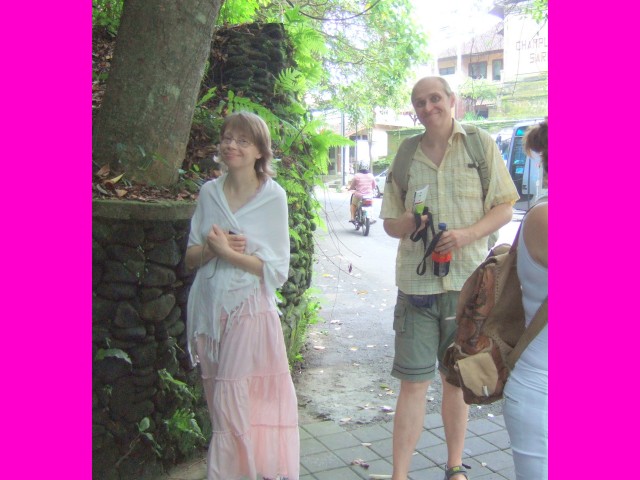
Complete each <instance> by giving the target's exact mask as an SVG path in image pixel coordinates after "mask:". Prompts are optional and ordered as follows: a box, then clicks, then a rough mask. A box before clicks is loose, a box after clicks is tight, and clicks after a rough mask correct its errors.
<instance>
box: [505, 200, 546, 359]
mask: <svg viewBox="0 0 640 480" xmlns="http://www.w3.org/2000/svg"><path fill="white" fill-rule="evenodd" d="M531 208H533V207H531ZM531 208H530V209H529V210H527V213H529V212H530V211H531ZM527 213H525V214H524V216H523V217H522V221H521V222H520V226H519V227H518V231H517V233H516V236H515V238H514V239H513V244H512V245H511V249H510V250H509V253H512V252H516V254H517V249H518V238H519V237H520V231H521V230H522V226H523V225H524V219H525V217H526V216H527ZM548 299H549V297H548V296H547V297H546V298H545V299H544V301H543V302H542V303H541V304H540V306H539V307H538V310H537V311H536V314H535V315H534V316H533V319H532V320H531V323H530V324H529V326H528V327H527V328H526V329H525V331H524V333H523V334H522V336H521V337H520V339H519V340H518V342H517V343H516V344H515V346H514V347H513V350H511V352H509V355H507V359H506V360H507V367H508V368H509V370H513V367H515V365H516V362H517V361H518V359H519V358H520V355H522V352H524V350H525V348H527V346H528V345H529V344H530V343H531V341H532V340H533V339H534V338H535V337H536V335H538V334H539V333H540V332H541V331H542V329H543V328H544V326H545V325H546V324H547V300H548Z"/></svg>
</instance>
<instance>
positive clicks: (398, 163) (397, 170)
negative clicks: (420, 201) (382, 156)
mask: <svg viewBox="0 0 640 480" xmlns="http://www.w3.org/2000/svg"><path fill="white" fill-rule="evenodd" d="M422 135H423V134H422V133H419V134H418V135H414V136H412V137H409V138H407V139H406V140H404V141H403V142H402V143H401V144H400V148H398V151H397V153H396V156H395V158H394V159H393V164H392V166H391V177H392V180H395V181H396V184H397V185H398V186H399V187H400V197H401V198H402V203H404V201H405V199H406V198H407V190H409V168H410V167H411V162H412V161H413V154H414V153H416V149H417V148H418V145H419V144H420V140H421V139H422Z"/></svg>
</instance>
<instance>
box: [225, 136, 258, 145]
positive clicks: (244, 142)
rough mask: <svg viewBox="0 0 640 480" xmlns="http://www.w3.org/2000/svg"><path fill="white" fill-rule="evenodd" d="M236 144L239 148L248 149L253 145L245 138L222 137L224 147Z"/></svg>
mask: <svg viewBox="0 0 640 480" xmlns="http://www.w3.org/2000/svg"><path fill="white" fill-rule="evenodd" d="M233 142H236V145H237V146H239V147H240V148H247V147H249V146H251V145H253V143H251V142H250V141H248V140H245V139H244V138H239V139H238V138H233V137H222V144H223V145H231V143H233Z"/></svg>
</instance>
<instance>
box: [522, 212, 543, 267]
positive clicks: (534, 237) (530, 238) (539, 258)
mask: <svg viewBox="0 0 640 480" xmlns="http://www.w3.org/2000/svg"><path fill="white" fill-rule="evenodd" d="M523 234H524V243H525V244H526V246H527V250H529V253H530V254H531V256H532V257H533V259H534V260H535V261H536V262H538V263H539V264H541V265H543V266H544V267H546V266H547V263H548V254H549V253H548V252H549V237H548V234H549V207H548V203H547V202H543V203H540V204H538V205H536V206H535V207H533V208H532V209H531V210H530V211H529V213H527V216H526V218H525V222H524V226H523Z"/></svg>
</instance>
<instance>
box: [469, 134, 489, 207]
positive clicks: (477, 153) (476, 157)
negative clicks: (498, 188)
mask: <svg viewBox="0 0 640 480" xmlns="http://www.w3.org/2000/svg"><path fill="white" fill-rule="evenodd" d="M462 128H464V131H465V132H466V135H463V136H462V142H463V143H464V149H465V150H466V151H467V155H469V157H471V161H472V162H473V163H470V164H468V165H467V166H468V167H469V168H475V169H476V170H477V171H478V175H480V183H481V184H482V202H483V203H484V201H485V199H486V198H487V193H488V192H489V182H490V181H491V176H490V175H489V165H488V164H487V158H486V155H485V153H484V147H483V146H482V141H481V140H480V135H479V134H478V127H476V126H475V125H466V124H465V125H462Z"/></svg>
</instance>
